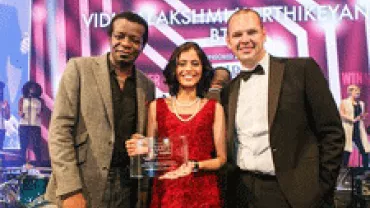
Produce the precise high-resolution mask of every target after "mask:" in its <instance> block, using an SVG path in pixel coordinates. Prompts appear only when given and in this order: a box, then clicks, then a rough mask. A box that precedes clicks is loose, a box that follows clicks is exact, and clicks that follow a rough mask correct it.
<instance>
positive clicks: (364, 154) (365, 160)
mask: <svg viewBox="0 0 370 208" xmlns="http://www.w3.org/2000/svg"><path fill="white" fill-rule="evenodd" d="M352 141H353V142H354V143H355V144H356V146H357V148H358V150H359V152H360V154H361V156H362V167H365V168H367V167H369V154H368V153H367V152H365V148H364V146H363V145H362V141H361V138H359V137H354V138H353V140H352ZM350 155H351V152H346V151H345V152H344V155H343V165H344V166H345V167H348V162H349V156H350Z"/></svg>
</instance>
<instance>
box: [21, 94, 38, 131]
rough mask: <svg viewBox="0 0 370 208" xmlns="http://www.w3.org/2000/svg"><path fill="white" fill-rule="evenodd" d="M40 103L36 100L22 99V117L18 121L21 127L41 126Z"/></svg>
mask: <svg viewBox="0 0 370 208" xmlns="http://www.w3.org/2000/svg"><path fill="white" fill-rule="evenodd" d="M41 105H42V104H41V101H40V100H39V99H38V98H23V105H22V111H23V113H24V116H23V117H22V118H21V119H20V120H19V124H20V125H23V126H41V116H40V113H41Z"/></svg>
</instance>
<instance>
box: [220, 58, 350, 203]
mask: <svg viewBox="0 0 370 208" xmlns="http://www.w3.org/2000/svg"><path fill="white" fill-rule="evenodd" d="M239 88H240V79H234V80H233V81H232V82H231V83H230V84H229V85H228V86H226V87H225V88H224V90H223V92H222V103H223V105H224V109H225V114H226V121H227V141H228V164H229V166H230V167H233V168H234V169H235V167H236V164H235V158H236V155H235V153H236V151H235V139H236V134H235V117H236V116H235V114H236V112H235V111H236V107H237V106H236V105H237V100H238V95H239ZM268 123H269V133H270V145H271V150H272V156H273V161H274V166H275V170H276V177H277V180H278V183H279V185H280V187H281V190H282V192H283V194H284V195H285V197H286V198H287V200H288V202H289V203H290V204H291V206H292V207H297V208H305V207H318V206H319V205H320V204H321V203H322V202H323V200H325V199H327V197H328V196H330V195H331V194H332V193H333V190H334V187H335V185H336V179H337V176H338V172H339V167H340V164H341V160H342V152H343V147H344V132H343V128H342V124H341V120H340V117H339V113H338V110H337V106H336V104H335V102H334V99H333V97H332V94H331V92H330V90H329V87H328V84H327V82H326V80H325V78H324V76H323V74H322V72H321V70H320V67H319V66H318V65H317V64H316V62H315V61H314V60H313V59H311V58H292V59H286V58H275V57H272V56H270V69H269V87H268ZM233 168H231V169H230V168H229V170H230V171H231V172H229V175H232V174H233V173H232V169H233ZM230 178H233V179H234V178H236V177H234V176H232V177H229V180H228V184H229V185H230V186H234V185H235V184H234V183H232V181H230ZM230 186H229V187H228V190H229V191H230V190H231V189H232V188H233V187H230ZM234 187H235V186H234ZM234 189H235V188H234Z"/></svg>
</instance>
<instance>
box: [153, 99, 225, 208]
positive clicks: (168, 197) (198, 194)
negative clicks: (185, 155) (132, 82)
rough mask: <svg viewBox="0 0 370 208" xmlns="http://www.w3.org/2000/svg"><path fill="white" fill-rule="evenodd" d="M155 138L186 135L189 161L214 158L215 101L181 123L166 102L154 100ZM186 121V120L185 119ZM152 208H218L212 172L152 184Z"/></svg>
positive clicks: (218, 199) (216, 189) (216, 188)
mask: <svg viewBox="0 0 370 208" xmlns="http://www.w3.org/2000/svg"><path fill="white" fill-rule="evenodd" d="M156 105H157V123H158V136H159V137H161V138H163V137H171V135H173V136H180V135H185V136H186V137H187V140H188V148H189V159H190V160H197V161H201V160H207V159H211V158H212V157H213V156H212V155H215V145H214V142H213V122H214V117H215V116H214V115H215V106H216V101H215V100H209V101H208V102H207V103H206V104H205V105H204V106H203V108H202V109H201V110H200V111H199V112H198V113H197V115H195V117H193V118H192V119H191V120H190V121H187V122H183V121H181V120H179V119H178V118H177V117H176V115H175V114H174V113H172V112H171V111H170V110H169V108H168V106H167V104H166V101H165V100H164V99H163V98H161V99H158V100H157V104H156ZM184 118H186V117H184ZM150 207H152V208H192V207H194V208H209V207H212V208H216V207H221V202H220V189H219V185H218V177H217V174H216V172H215V171H200V172H196V173H192V174H190V175H188V176H185V177H182V178H178V179H174V180H158V179H157V178H155V179H154V181H153V190H152V201H151V204H150Z"/></svg>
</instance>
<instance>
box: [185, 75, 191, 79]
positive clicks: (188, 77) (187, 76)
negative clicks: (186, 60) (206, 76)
mask: <svg viewBox="0 0 370 208" xmlns="http://www.w3.org/2000/svg"><path fill="white" fill-rule="evenodd" d="M184 77H185V78H186V79H191V78H193V76H190V75H186V76H184Z"/></svg>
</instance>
